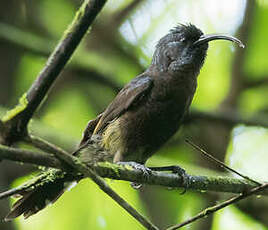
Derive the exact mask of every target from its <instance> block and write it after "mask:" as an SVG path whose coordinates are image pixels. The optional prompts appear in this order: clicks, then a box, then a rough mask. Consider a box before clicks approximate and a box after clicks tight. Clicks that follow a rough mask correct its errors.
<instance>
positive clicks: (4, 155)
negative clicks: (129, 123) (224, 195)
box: [0, 145, 268, 195]
mask: <svg viewBox="0 0 268 230" xmlns="http://www.w3.org/2000/svg"><path fill="white" fill-rule="evenodd" d="M54 152H55V150H54ZM68 156H69V155H68ZM1 159H2V160H4V159H6V160H11V161H17V162H23V163H30V164H35V165H40V166H45V167H52V168H58V169H63V170H66V164H64V163H63V161H62V160H59V159H55V157H53V155H51V154H48V153H45V152H39V151H32V150H22V149H17V148H12V147H6V146H3V145H0V160H1ZM93 169H94V170H95V171H96V172H97V173H98V175H100V176H101V177H106V178H111V179H114V180H125V181H131V182H136V183H141V184H151V185H160V186H165V187H170V188H183V187H184V185H183V179H182V178H181V177H180V176H179V175H177V174H173V173H163V172H152V173H151V174H150V175H149V176H148V177H147V176H144V175H143V172H141V171H140V170H136V169H130V168H127V167H124V166H121V165H117V164H112V163H108V162H100V163H98V164H96V165H94V166H93ZM80 177H81V176H80V175H79V178H80ZM254 186H255V184H254V183H250V182H248V181H246V180H241V179H236V178H231V177H219V176H194V175H191V176H190V179H189V186H188V189H190V190H197V191H214V192H228V193H241V192H244V191H247V190H249V189H252V188H254ZM263 195H268V191H265V192H264V193H263Z"/></svg>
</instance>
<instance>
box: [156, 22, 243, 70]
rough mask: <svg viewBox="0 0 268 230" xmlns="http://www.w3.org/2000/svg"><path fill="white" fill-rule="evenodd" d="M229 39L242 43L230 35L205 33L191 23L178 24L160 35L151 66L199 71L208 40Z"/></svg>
mask: <svg viewBox="0 0 268 230" xmlns="http://www.w3.org/2000/svg"><path fill="white" fill-rule="evenodd" d="M218 39H223V40H229V41H232V42H235V43H238V44H239V46H241V47H243V46H244V45H243V43H242V42H241V41H240V40H238V39H237V38H234V37H232V36H227V35H222V34H207V35H204V34H203V32H202V31H201V30H200V29H198V28H197V27H196V26H194V25H192V24H188V25H183V24H179V25H178V26H176V27H175V28H173V29H171V30H170V32H169V33H168V34H167V35H165V36H164V37H162V38H161V39H160V40H159V42H158V44H157V45H156V50H155V52H154V56H153V60H152V66H154V67H156V68H157V69H158V71H171V72H188V71H190V72H191V71H192V72H194V73H199V70H200V68H201V67H202V65H203V63H204V60H205V57H206V54H207V49H208V42H210V41H213V40H218Z"/></svg>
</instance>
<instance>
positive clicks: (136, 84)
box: [94, 75, 153, 134]
mask: <svg viewBox="0 0 268 230" xmlns="http://www.w3.org/2000/svg"><path fill="white" fill-rule="evenodd" d="M152 87H153V79H152V78H151V77H149V76H146V75H141V76H138V77H136V78H134V79H133V80H132V81H131V82H130V83H128V84H127V85H126V86H125V87H124V88H123V89H122V90H121V91H120V92H119V93H118V94H117V96H116V97H115V99H114V100H113V101H112V102H111V104H110V105H109V106H108V107H107V108H106V110H105V111H104V112H103V114H102V117H101V119H100V120H99V122H98V124H97V125H96V128H95V130H94V134H95V133H98V132H99V131H101V130H103V129H104V128H105V127H106V125H107V124H108V123H109V122H110V121H112V120H114V119H115V118H117V117H120V116H121V115H122V114H123V113H125V112H126V111H127V110H129V109H130V108H132V107H134V106H136V105H138V104H139V103H141V102H142V101H143V98H144V97H145V96H146V95H148V93H149V92H150V91H151V89H152Z"/></svg>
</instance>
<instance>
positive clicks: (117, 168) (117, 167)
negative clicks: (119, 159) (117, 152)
mask: <svg viewBox="0 0 268 230" xmlns="http://www.w3.org/2000/svg"><path fill="white" fill-rule="evenodd" d="M98 165H99V166H100V167H103V168H108V169H111V170H112V171H114V172H115V174H116V175H117V176H118V177H119V176H120V172H119V171H120V167H122V166H120V165H117V164H113V163H110V162H108V161H105V162H98Z"/></svg>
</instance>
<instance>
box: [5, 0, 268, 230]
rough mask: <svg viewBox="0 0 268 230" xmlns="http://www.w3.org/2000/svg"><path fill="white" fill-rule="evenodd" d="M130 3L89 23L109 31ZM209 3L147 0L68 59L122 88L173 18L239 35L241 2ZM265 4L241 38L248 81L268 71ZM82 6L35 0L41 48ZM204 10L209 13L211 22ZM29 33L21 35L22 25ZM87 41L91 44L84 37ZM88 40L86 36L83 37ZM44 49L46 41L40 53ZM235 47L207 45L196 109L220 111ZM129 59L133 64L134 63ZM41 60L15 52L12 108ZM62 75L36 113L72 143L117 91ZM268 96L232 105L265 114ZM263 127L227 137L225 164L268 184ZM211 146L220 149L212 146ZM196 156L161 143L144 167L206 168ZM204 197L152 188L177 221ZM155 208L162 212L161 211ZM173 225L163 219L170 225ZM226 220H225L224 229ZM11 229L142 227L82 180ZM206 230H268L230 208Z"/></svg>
mask: <svg viewBox="0 0 268 230" xmlns="http://www.w3.org/2000/svg"><path fill="white" fill-rule="evenodd" d="M250 1H251V0H250ZM252 1H253V0H252ZM130 2H131V1H124V0H121V1H118V0H110V1H108V4H107V5H106V6H105V9H104V11H103V12H102V13H101V15H100V16H99V17H98V20H97V22H96V25H94V26H96V28H98V29H99V30H101V29H104V30H105V27H102V26H103V25H102V24H105V23H106V24H107V25H108V26H111V27H112V24H111V25H109V20H110V19H112V17H113V15H114V14H116V13H117V12H119V11H120V10H122V9H124V8H125V7H126V6H127V5H128V4H129V3H130ZM215 2H216V1H213V0H211V1H209V0H203V1H200V2H198V3H196V1H176V0H169V1H161V0H157V1H156V0H155V1H152V0H147V1H143V2H142V3H141V4H140V5H138V7H137V8H136V9H135V10H134V11H133V12H132V13H131V14H130V15H128V17H126V18H125V19H124V20H123V21H122V24H121V25H120V26H119V28H117V29H115V31H114V33H116V31H118V32H117V34H111V33H110V31H106V30H105V31H102V37H101V39H100V37H99V38H98V37H94V36H95V33H97V32H99V31H98V30H97V29H94V26H93V28H92V30H91V31H89V33H88V35H87V38H86V39H84V40H83V42H82V44H80V46H79V48H78V49H77V51H76V53H75V54H74V57H73V58H72V60H71V63H69V65H70V66H72V65H73V66H78V67H85V68H87V69H90V70H92V69H93V70H94V71H96V72H98V73H99V74H102V75H105V76H106V77H107V78H109V79H112V80H114V81H115V82H117V83H119V84H121V85H124V84H125V83H126V82H128V81H129V80H130V79H131V78H133V77H134V76H136V75H137V74H139V73H140V72H141V71H142V69H144V68H146V67H147V66H148V64H149V62H150V60H151V57H152V52H153V50H154V46H155V45H156V41H157V40H158V39H159V38H160V37H161V36H162V35H164V34H165V33H166V32H167V31H168V30H169V29H170V28H171V27H172V26H175V25H176V24H177V23H178V22H192V23H193V24H196V25H197V26H199V27H201V28H202V30H203V31H204V32H206V33H212V32H225V33H226V32H228V33H232V32H233V31H236V30H237V28H238V26H239V25H240V24H241V22H242V21H243V13H244V8H245V7H244V6H245V1H243V0H236V1H226V2H228V3H226V4H225V1H222V2H217V3H215ZM264 2H265V1H258V3H257V6H256V9H255V14H254V18H253V20H252V24H253V25H252V29H251V32H250V34H249V42H248V44H246V58H245V62H244V65H243V66H242V67H239V68H242V69H243V72H245V73H246V75H247V76H248V78H249V79H247V80H249V81H254V80H256V79H261V78H264V77H267V71H268V69H267V68H268V58H267V53H268V46H267V37H268V30H267V22H268V4H264ZM78 3H79V4H80V1H71V0H56V1H55V0H43V1H40V4H38V6H37V8H36V9H34V10H36V11H37V12H38V15H37V17H38V19H39V20H40V22H41V24H42V27H43V28H45V29H46V31H44V32H45V33H46V36H43V37H42V36H41V37H42V38H43V39H44V40H45V39H47V44H51V43H55V41H57V40H59V39H60V37H61V35H62V34H63V33H64V31H65V30H66V27H67V26H68V24H69V23H70V22H71V20H72V18H73V17H74V15H75V10H76V9H77V7H78ZM23 4H26V3H23ZM23 4H22V5H23ZM217 5H218V8H217ZM198 7H199V8H198ZM209 7H211V9H210V11H209V9H207V8H209ZM215 11H217V12H220V13H218V14H217V15H218V16H217V15H216V14H215ZM233 11H234V13H232V14H231V13H230V12H233ZM209 12H210V13H209ZM210 14H212V15H214V18H213V20H212V19H211V15H210ZM230 15H231V16H232V17H230ZM111 22H112V20H111ZM231 22H232V23H233V24H232V23H231ZM225 23H226V24H225ZM0 29H1V28H0ZM25 30H26V31H27V29H25ZM222 30H223V31H222ZM5 33H8V31H7V32H5ZM0 35H1V33H0ZM113 36H115V38H116V42H117V43H116V44H112V45H111V46H113V45H114V46H116V45H118V44H119V46H120V48H121V49H120V50H117V49H116V48H114V47H110V48H108V47H109V44H110V43H109V42H111V41H112V38H114V37H113ZM91 37H92V40H90V38H91ZM93 38H94V39H95V40H94V39H93ZM18 39H19V38H18ZM31 39H32V41H29V43H32V42H34V39H35V38H34V37H32V38H31ZM29 40H30V39H29ZM89 40H90V42H88V41H89ZM98 42H99V43H98ZM38 44H39V43H38ZM40 44H41V43H40ZM44 45H45V44H44ZM40 47H41V45H40ZM44 47H45V46H43V45H42V49H43V48H44ZM236 49H238V48H237V47H235V46H234V45H232V44H230V43H225V42H219V41H218V42H215V43H211V44H210V49H209V52H208V57H207V60H206V62H205V65H204V67H203V68H202V70H201V74H200V76H199V80H198V83H199V85H198V89H197V94H196V96H195V98H194V101H193V107H195V108H197V109H203V110H207V111H212V110H215V109H217V108H219V106H220V104H221V102H222V101H223V100H224V98H225V97H226V95H227V93H228V91H229V88H230V84H231V81H230V79H231V74H232V63H233V58H234V54H235V51H236ZM119 51H120V52H119ZM126 54H129V56H127V55H126ZM133 57H134V59H135V60H136V63H135V62H133V59H132V58H133ZM45 61H46V57H44V56H42V55H38V54H33V53H31V52H29V51H26V52H24V53H23V54H22V55H21V56H20V60H19V63H18V66H17V68H16V69H15V77H14V79H15V80H14V91H13V93H12V95H11V96H10V99H9V104H10V105H12V104H15V100H17V99H18V98H19V96H20V95H22V94H23V93H24V92H25V91H26V90H27V89H28V88H29V87H30V85H31V83H32V82H33V81H34V79H35V78H36V76H37V75H38V73H39V71H41V69H42V67H43V66H44V64H45ZM66 72H67V71H66ZM61 75H62V76H61V77H60V78H59V79H58V81H57V83H56V85H55V87H54V88H53V89H52V90H51V94H49V95H48V97H47V99H46V101H45V102H44V103H43V106H42V107H41V109H40V111H39V112H38V114H37V116H36V118H38V119H39V121H41V122H42V123H43V124H45V125H46V126H47V127H51V128H52V130H54V131H55V135H61V133H64V135H67V136H69V137H70V138H71V139H73V140H74V142H78V141H79V139H80V137H81V134H82V132H83V129H84V127H85V126H86V124H87V122H88V121H89V120H90V119H93V118H94V117H95V116H96V115H97V114H98V113H100V112H101V111H102V110H103V109H104V108H105V107H106V106H107V105H108V103H109V102H110V101H111V100H112V98H113V97H114V95H115V92H114V91H113V90H111V89H110V88H109V87H108V86H103V85H102V84H101V83H96V82H92V81H91V80H90V76H88V79H84V78H81V77H80V76H79V75H77V74H74V73H72V72H70V73H69V72H68V73H65V72H64V73H62V74H61ZM267 94H268V90H267V86H260V87H259V88H252V89H248V90H244V91H243V92H242V93H241V96H240V98H239V107H238V108H237V109H238V110H239V111H241V113H247V114H249V113H256V112H260V111H264V112H265V111H267V106H268V104H267V103H268V102H267V96H268V95H267ZM266 115H267V114H266ZM186 129H187V128H186ZM184 131H185V130H184ZM190 131H191V130H190V129H189V130H186V133H187V132H189V133H190ZM267 132H268V131H267V130H266V129H264V128H260V127H245V126H237V127H236V128H235V129H234V130H233V133H232V136H231V138H230V144H229V147H228V150H227V155H226V162H227V163H228V164H229V165H230V166H231V167H234V168H236V169H238V170H240V171H241V172H244V173H245V174H247V175H250V176H252V177H254V178H256V179H259V180H267V175H268V174H267V172H268V168H267V162H268V154H267V149H268V145H267V143H268V133H267ZM217 134H218V133H215V134H214V135H217ZM215 144H216V145H217V143H215ZM185 153H187V154H185ZM196 154H197V153H195V152H194V151H192V150H191V149H190V148H189V147H187V146H185V144H181V145H167V146H166V147H164V148H162V149H161V151H159V153H157V154H156V156H154V157H152V159H150V160H149V162H148V163H149V164H150V165H168V164H176V163H177V162H179V163H180V165H181V166H183V167H185V168H186V169H187V171H189V172H191V173H195V174H198V173H200V174H202V173H203V172H204V173H211V171H209V170H207V169H204V168H202V167H200V168H198V167H196V165H198V164H199V163H200V162H199V161H198V160H196V159H197V156H196ZM108 182H109V184H110V185H111V186H112V187H113V188H114V189H115V190H116V191H118V192H119V194H120V195H122V196H123V197H124V198H125V199H126V200H127V201H129V202H130V203H131V204H132V205H133V206H135V207H136V208H137V209H138V210H139V211H141V212H142V213H145V215H147V216H148V217H151V213H149V211H148V209H147V207H146V205H145V204H143V202H142V201H141V199H140V196H139V193H138V192H137V191H136V190H133V189H132V188H131V187H130V186H129V183H127V182H118V181H108ZM16 184H17V183H16ZM206 195H207V194H205V195H204V194H202V193H200V194H198V193H192V192H187V193H186V195H184V196H179V192H178V191H169V190H166V189H165V188H155V192H154V193H153V194H152V200H154V202H157V203H158V208H159V216H162V215H165V216H169V218H170V219H171V220H172V223H173V224H175V223H178V222H180V221H183V220H185V219H187V218H189V217H190V216H192V215H194V214H196V213H197V212H198V211H199V210H201V209H202V208H205V207H206V206H208V205H212V204H214V203H212V204H211V203H207V201H206V198H205V196H206ZM163 210H164V211H163ZM161 212H166V213H163V214H161ZM267 212H268V211H267ZM230 220H231V221H230ZM172 223H165V224H166V226H167V225H168V224H172ZM226 223H228V224H227V225H226ZM16 225H17V226H18V229H22V230H24V229H25V230H31V229H38V230H42V229H59V230H60V229H64V230H73V229H135V230H136V229H143V228H142V227H141V226H140V225H139V224H137V222H136V221H135V220H134V219H133V218H132V217H130V216H129V215H128V214H127V213H126V212H125V211H124V210H122V209H121V208H120V207H119V206H118V205H117V204H116V203H115V202H113V201H112V200H111V199H110V198H109V197H107V196H106V195H105V194H104V193H103V192H102V191H100V190H99V188H98V187H97V186H96V185H95V184H94V183H92V182H91V181H90V180H88V179H87V180H83V181H82V182H80V183H79V185H77V186H76V187H75V188H73V189H72V190H71V191H70V192H66V194H64V195H63V196H62V197H61V198H60V199H59V200H58V201H57V202H56V203H55V204H54V205H53V206H50V207H49V208H47V209H45V210H43V211H42V212H40V213H38V214H37V215H35V216H33V217H31V218H30V219H28V220H26V221H24V220H22V219H19V220H16ZM200 226H201V224H199V223H197V224H194V225H191V226H190V227H189V229H199V228H200ZM212 229H213V230H221V229H267V228H265V226H264V224H261V223H257V222H256V221H255V220H253V219H252V218H251V217H249V215H247V214H246V213H243V212H242V211H239V210H238V209H236V208H235V207H231V208H228V209H226V210H224V211H222V212H218V213H217V214H216V215H215V216H214V218H213V224H212Z"/></svg>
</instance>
